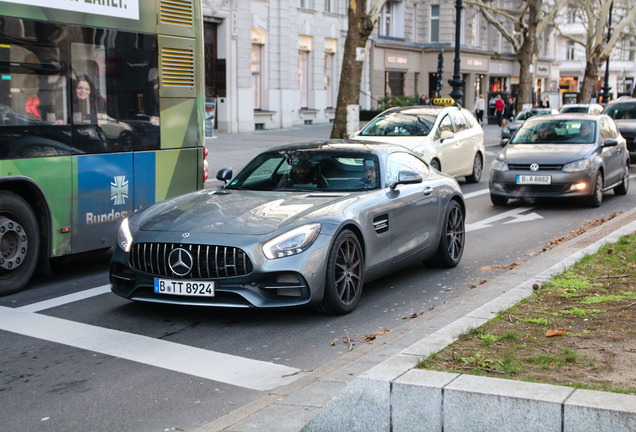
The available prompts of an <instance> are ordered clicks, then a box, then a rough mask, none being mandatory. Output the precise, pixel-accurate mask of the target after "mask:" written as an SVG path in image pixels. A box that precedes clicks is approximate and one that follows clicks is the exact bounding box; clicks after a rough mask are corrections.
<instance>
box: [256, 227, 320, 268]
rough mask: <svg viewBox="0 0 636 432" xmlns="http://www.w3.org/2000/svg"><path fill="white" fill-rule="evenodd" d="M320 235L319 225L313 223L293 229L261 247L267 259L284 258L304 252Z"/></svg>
mask: <svg viewBox="0 0 636 432" xmlns="http://www.w3.org/2000/svg"><path fill="white" fill-rule="evenodd" d="M318 234H320V224H319V223H313V224H308V225H303V226H300V227H298V228H294V229H293V230H291V231H288V232H286V233H285V234H281V235H279V236H277V237H274V238H273V239H271V240H269V241H268V242H267V243H265V244H264V245H263V253H264V254H265V256H266V257H267V259H271V260H273V259H276V258H284V257H288V256H292V255H297V254H299V253H301V252H304V251H306V250H307V249H309V247H310V246H311V245H312V244H314V241H316V239H317V238H318Z"/></svg>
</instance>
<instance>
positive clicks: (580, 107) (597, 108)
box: [559, 103, 603, 114]
mask: <svg viewBox="0 0 636 432" xmlns="http://www.w3.org/2000/svg"><path fill="white" fill-rule="evenodd" d="M559 112H560V113H564V114H565V113H587V114H601V113H602V112H603V105H600V104H597V103H588V104H565V105H563V106H562V107H561V109H560V110H559Z"/></svg>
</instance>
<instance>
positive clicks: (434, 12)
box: [430, 4, 439, 42]
mask: <svg viewBox="0 0 636 432" xmlns="http://www.w3.org/2000/svg"><path fill="white" fill-rule="evenodd" d="M430 31H431V34H430V39H431V42H439V5H438V4H434V5H431V22H430Z"/></svg>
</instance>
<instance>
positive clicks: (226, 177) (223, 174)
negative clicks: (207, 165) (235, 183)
mask: <svg viewBox="0 0 636 432" xmlns="http://www.w3.org/2000/svg"><path fill="white" fill-rule="evenodd" d="M216 179H217V180H221V181H222V182H225V184H228V183H229V182H230V180H232V168H223V169H222V170H219V172H217V173H216Z"/></svg>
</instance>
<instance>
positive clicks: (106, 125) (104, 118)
mask: <svg viewBox="0 0 636 432" xmlns="http://www.w3.org/2000/svg"><path fill="white" fill-rule="evenodd" d="M97 123H98V124H99V126H100V127H101V128H102V130H103V131H104V133H105V134H106V137H107V138H108V141H109V142H112V143H114V144H115V145H118V146H119V148H120V149H121V150H124V151H130V150H132V144H133V129H132V127H130V125H129V124H128V123H126V122H123V121H119V120H117V119H116V118H114V117H111V116H109V115H108V114H106V113H97Z"/></svg>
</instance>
